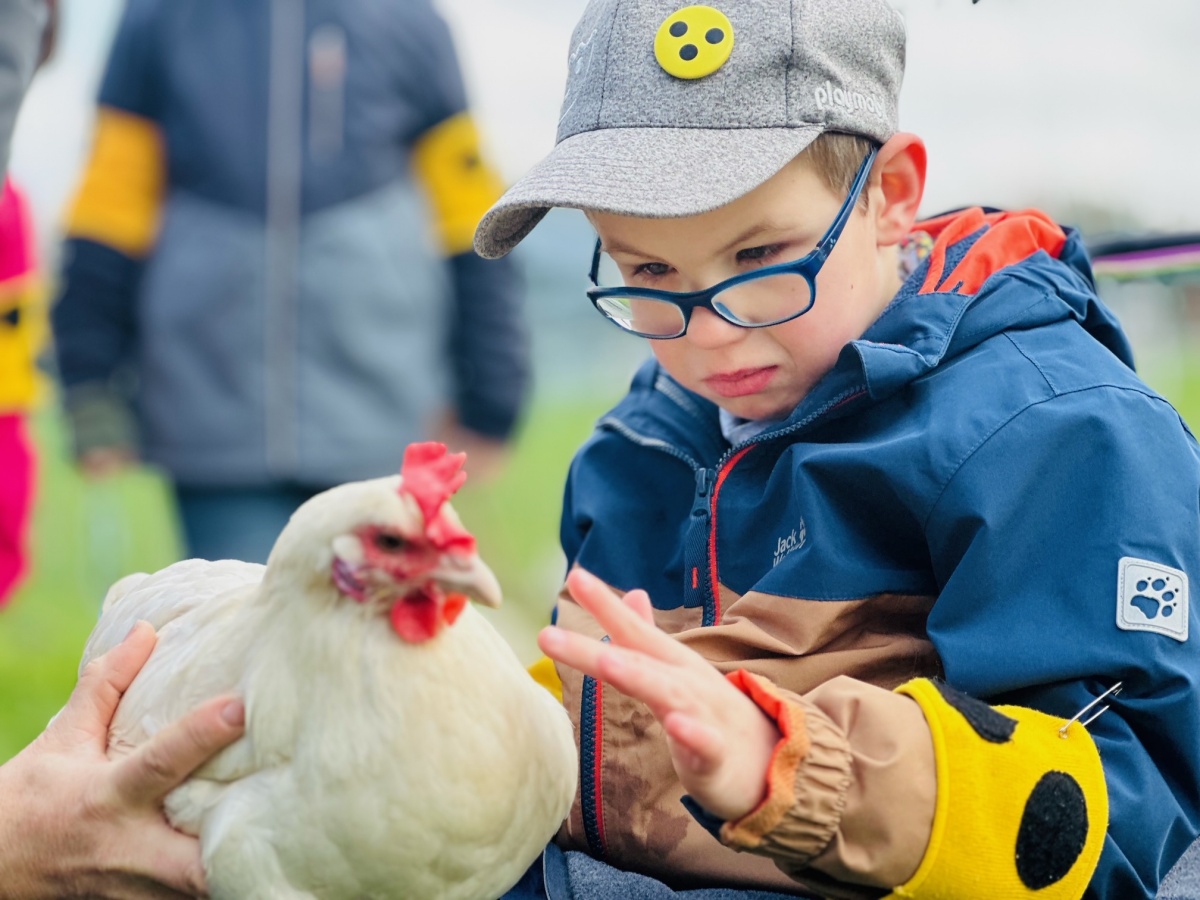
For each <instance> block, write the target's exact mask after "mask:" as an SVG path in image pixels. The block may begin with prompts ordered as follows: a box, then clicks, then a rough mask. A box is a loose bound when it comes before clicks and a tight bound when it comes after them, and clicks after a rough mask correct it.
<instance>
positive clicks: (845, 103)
mask: <svg viewBox="0 0 1200 900" xmlns="http://www.w3.org/2000/svg"><path fill="white" fill-rule="evenodd" d="M813 97H815V98H816V100H817V106H819V107H821V109H826V108H827V107H830V106H841V107H844V108H845V109H848V110H850V112H858V111H859V110H863V109H865V110H867V111H868V112H872V113H874V114H875V115H877V116H879V117H880V118H884V117H886V115H887V110H886V109H885V107H884V105H883V103H881V102H880V101H879V100H877V99H876V98H874V97H871V96H868V95H867V94H864V93H862V92H861V91H847V90H843V89H842V88H839V87H834V86H833V82H832V81H827V82H825V83H824V84H823V85H821V86H820V87H818V88H817V89H816V90H814V91H813Z"/></svg>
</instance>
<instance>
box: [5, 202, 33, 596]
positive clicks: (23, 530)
mask: <svg viewBox="0 0 1200 900" xmlns="http://www.w3.org/2000/svg"><path fill="white" fill-rule="evenodd" d="M36 265H37V258H36V249H35V237H34V232H33V223H32V221H31V219H30V216H29V204H28V202H27V201H26V200H25V196H24V195H23V194H22V193H21V191H20V190H19V189H18V188H17V187H16V186H15V185H14V184H13V182H12V179H6V180H5V182H4V186H3V189H2V193H0V301H3V300H8V299H11V298H12V296H13V295H15V294H16V293H18V292H20V291H21V290H22V289H23V288H24V287H25V285H26V283H27V282H28V280H29V279H30V278H31V277H32V276H33V275H34V274H35V269H36ZM3 306H4V304H3V303H0V307H3ZM14 309H15V307H14ZM3 324H4V323H0V325H3ZM14 327H15V326H14ZM0 349H2V348H0ZM0 362H3V361H2V360H0ZM2 370H3V367H2V366H0V371H2ZM9 374H11V373H9ZM33 479H34V455H33V445H32V444H31V443H30V441H29V437H28V434H27V432H26V428H25V415H24V413H23V412H19V411H13V412H4V413H0V608H2V607H3V606H4V605H5V604H6V603H7V602H8V600H9V599H10V598H11V597H12V595H13V592H14V591H15V590H16V587H17V585H18V583H19V582H20V581H21V579H22V578H23V577H24V575H25V572H26V569H27V568H28V559H27V553H26V547H27V538H28V534H27V532H28V528H29V515H30V510H31V508H32V506H33Z"/></svg>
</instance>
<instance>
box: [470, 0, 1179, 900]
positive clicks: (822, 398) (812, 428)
mask: <svg viewBox="0 0 1200 900" xmlns="http://www.w3.org/2000/svg"><path fill="white" fill-rule="evenodd" d="M903 58H904V31H903V24H902V22H901V20H900V18H899V16H898V15H897V13H896V12H895V11H894V10H893V9H891V7H889V6H888V5H887V3H886V2H885V0H822V2H820V3H816V2H804V0H791V2H786V0H769V2H768V0H764V2H753V3H747V2H738V3H731V2H722V3H721V4H720V7H719V9H713V8H710V7H687V8H684V9H679V8H678V7H677V5H676V4H674V3H666V2H649V0H646V2H640V3H637V4H630V3H619V2H616V0H593V2H592V3H590V5H589V6H588V8H587V10H586V11H585V13H584V16H583V20H582V21H581V23H580V24H579V26H578V27H577V29H576V31H575V34H574V37H573V40H572V46H571V54H570V72H569V79H568V84H567V92H566V98H565V100H564V103H563V109H562V115H561V120H560V127H559V135H558V145H557V147H556V148H555V150H554V151H553V152H552V153H551V154H550V156H549V157H547V158H546V159H545V160H544V161H543V162H542V163H540V164H539V165H538V166H536V167H535V168H534V169H533V171H532V172H531V173H530V174H529V175H528V176H527V177H526V178H525V179H524V180H523V181H522V182H520V183H518V184H517V185H516V186H515V187H514V188H512V189H511V190H510V191H509V193H508V194H506V195H505V197H504V198H502V199H501V200H500V202H499V203H498V204H497V205H496V206H495V207H493V209H492V211H491V212H490V213H489V214H488V215H487V216H486V217H485V218H484V220H483V222H482V223H481V224H480V227H479V230H478V232H477V235H476V247H477V249H478V250H479V252H480V253H481V254H482V255H484V256H497V255H500V254H503V253H505V252H507V251H508V250H510V249H511V248H512V247H513V246H514V245H515V244H516V243H517V242H518V241H519V240H520V239H521V238H522V237H523V236H524V235H525V234H526V233H528V231H529V230H530V229H531V228H532V227H533V226H534V225H535V224H536V222H537V221H538V219H539V218H540V217H541V215H542V214H543V213H544V211H545V210H546V208H548V207H551V206H568V207H578V208H581V209H584V210H585V211H586V212H587V214H588V215H589V217H590V219H591V220H592V222H593V224H594V225H595V227H596V229H597V231H598V233H599V237H600V242H599V245H598V247H597V251H596V259H595V261H594V262H593V266H592V276H593V281H596V280H597V279H598V273H599V271H600V270H601V268H602V266H601V257H602V254H608V255H610V256H611V257H612V259H613V260H614V261H615V263H616V265H617V266H618V267H619V269H620V272H621V276H622V279H623V281H624V285H614V286H597V287H596V288H594V289H593V290H591V291H590V292H589V296H590V298H591V299H592V301H593V303H594V304H595V305H596V307H597V308H598V309H599V310H600V312H601V313H603V314H604V315H605V316H607V317H608V318H610V319H612V320H613V321H614V322H615V323H616V324H618V325H620V326H621V327H623V328H625V329H626V330H629V331H632V332H634V333H636V334H640V335H642V336H645V337H647V338H650V339H651V340H650V346H651V349H652V350H653V352H654V356H655V360H653V361H651V362H649V363H647V364H646V365H645V366H644V367H643V368H642V370H641V371H639V373H638V374H637V376H636V377H635V379H634V382H633V386H632V389H631V391H630V393H629V395H628V396H627V397H626V398H625V400H623V401H622V402H621V403H620V404H619V405H618V406H617V407H616V408H615V409H614V410H613V411H612V412H611V413H610V414H608V415H607V416H606V417H604V418H603V419H601V421H600V423H599V425H598V428H597V430H596V432H595V434H594V435H593V437H592V438H591V439H590V440H589V441H588V442H587V443H586V444H585V445H584V447H583V448H582V449H581V450H580V451H579V454H578V455H577V457H576V459H575V461H574V463H573V465H572V468H571V472H570V476H569V480H568V483H567V487H566V494H565V501H564V512H563V524H562V540H563V546H564V549H565V551H566V554H567V557H568V560H569V562H570V564H571V566H572V568H573V571H572V573H571V574H570V576H569V577H568V582H567V585H568V589H569V593H566V594H564V596H563V597H562V600H561V602H560V603H559V605H558V609H557V614H556V615H557V618H556V622H557V627H552V628H550V629H547V630H546V631H544V632H543V634H542V636H541V638H540V642H541V646H542V648H543V650H544V651H545V652H546V653H547V654H548V655H549V656H550V657H552V658H554V659H555V660H556V668H557V674H558V676H560V677H561V689H562V692H563V700H564V703H565V704H566V706H567V709H568V710H569V711H570V713H571V714H572V715H573V716H574V717H575V718H576V720H577V721H578V723H579V740H580V754H581V785H580V796H579V801H578V803H577V804H576V807H575V808H574V809H573V810H572V813H571V816H570V817H569V818H568V820H567V821H566V822H565V823H564V826H563V829H562V831H561V833H560V835H559V840H558V842H557V843H558V844H559V845H560V847H563V848H567V849H570V850H583V851H586V853H587V854H588V855H587V856H584V855H582V854H573V853H568V854H566V855H565V856H564V855H563V854H562V853H561V852H560V851H559V850H558V849H556V848H551V849H548V851H547V854H546V858H545V865H544V867H543V868H544V873H545V875H544V878H545V881H546V882H547V884H546V886H545V888H544V890H545V891H546V892H547V893H548V894H549V895H550V896H557V895H558V891H559V888H560V887H561V885H562V883H563V882H564V881H568V882H570V885H569V888H570V891H571V896H574V897H577V898H578V897H586V896H605V895H608V896H617V895H621V896H635V895H636V896H647V897H651V896H653V897H659V896H664V895H666V894H668V893H669V889H668V888H667V887H664V886H662V885H654V884H653V883H652V882H650V881H649V880H648V879H646V878H642V879H640V880H637V879H636V877H635V876H633V875H629V874H627V873H628V872H637V873H642V874H644V875H647V876H653V877H654V878H656V879H659V880H660V881H662V882H665V883H666V884H667V885H670V886H671V887H673V888H691V887H696V886H704V887H707V888H713V887H714V886H736V887H738V888H742V889H754V890H764V891H784V892H788V893H796V892H803V891H805V890H812V891H815V892H817V893H818V895H820V896H828V897H880V896H884V895H890V896H896V897H929V898H981V897H1027V896H1028V897H1034V896H1036V897H1039V898H1079V897H1082V896H1088V897H1106V898H1121V900H1126V898H1134V897H1151V896H1153V894H1154V892H1155V890H1156V887H1157V885H1158V883H1159V881H1160V879H1161V877H1162V875H1163V874H1164V873H1165V872H1166V870H1167V869H1168V868H1169V866H1170V865H1171V863H1172V862H1173V861H1174V860H1175V859H1177V858H1178V857H1179V855H1180V854H1181V853H1182V852H1183V850H1184V848H1185V847H1186V846H1187V844H1188V843H1189V841H1190V840H1192V839H1193V838H1194V837H1195V836H1196V834H1197V832H1198V830H1200V788H1198V785H1197V775H1198V774H1200V761H1198V758H1197V757H1198V750H1197V748H1198V747H1200V705H1198V704H1197V703H1196V702H1195V694H1194V689H1195V682H1196V680H1197V678H1198V677H1200V665H1197V663H1198V662H1200V659H1198V657H1197V654H1196V653H1195V651H1194V643H1193V641H1194V637H1193V638H1192V639H1189V624H1190V620H1191V614H1190V609H1189V601H1188V578H1189V575H1191V576H1192V577H1194V576H1195V574H1196V572H1197V571H1200V514H1198V509H1197V498H1198V496H1200V451H1198V448H1197V445H1196V442H1195V440H1194V439H1193V437H1192V435H1191V433H1190V432H1189V431H1188V429H1187V427H1186V425H1185V424H1184V423H1183V422H1182V421H1181V420H1180V419H1179V417H1178V415H1177V414H1176V413H1175V411H1174V410H1173V409H1172V408H1171V407H1170V406H1169V405H1168V404H1167V403H1166V402H1165V401H1163V400H1162V399H1161V398H1159V397H1158V396H1156V395H1155V394H1154V393H1153V392H1152V391H1151V390H1150V389H1149V388H1147V387H1146V386H1145V385H1144V384H1143V383H1142V382H1141V381H1140V380H1139V379H1138V378H1137V377H1136V375H1135V374H1134V373H1133V371H1132V360H1131V355H1130V350H1129V346H1128V343H1127V341H1126V339H1125V337H1124V336H1123V335H1122V333H1121V331H1120V328H1119V325H1118V324H1117V322H1116V321H1115V320H1114V318H1113V317H1112V315H1111V314H1110V313H1109V312H1108V311H1107V310H1106V309H1105V308H1104V306H1103V305H1102V304H1101V303H1100V302H1099V300H1098V299H1097V298H1096V296H1095V293H1094V288H1093V284H1092V279H1091V274H1090V269H1089V264H1088V261H1087V258H1086V256H1085V254H1084V251H1083V249H1082V245H1081V242H1080V239H1079V237H1078V235H1077V234H1075V233H1074V232H1070V231H1064V230H1063V229H1061V228H1059V227H1058V226H1057V225H1055V224H1054V223H1053V222H1051V221H1050V220H1049V219H1047V218H1046V217H1045V216H1044V215H1042V214H1040V213H1037V212H1032V211H1029V212H1022V213H1012V214H1004V213H985V212H984V211H982V210H979V209H973V210H965V211H961V212H958V213H954V214H950V215H947V216H944V217H941V218H939V219H935V220H932V221H928V222H923V223H920V224H916V223H915V219H916V213H917V208H918V205H919V203H920V199H921V194H922V189H923V186H924V179H925V151H924V147H923V145H922V143H921V141H920V140H919V139H918V138H916V137H915V136H913V135H908V134H903V133H899V132H898V131H897V126H896V115H897V109H896V107H897V95H898V91H899V85H900V80H901V74H902V68H903ZM584 570H586V571H584ZM587 572H590V573H592V575H594V576H596V577H592V576H589V575H588V574H587ZM597 579H598V580H597ZM610 588H611V589H613V590H615V591H616V592H618V593H620V594H623V599H617V597H616V596H615V595H614V594H613V593H612V592H610ZM641 589H645V590H644V591H643V590H641ZM605 635H607V637H608V638H609V640H604V641H601V640H599V638H601V637H602V636H605ZM723 675H727V676H728V678H725V677H722V676H723ZM1118 685H1119V688H1118ZM1118 691H1119V692H1118ZM1101 697H1103V698H1104V699H1103V701H1102V702H1100V703H1097V702H1095V701H1097V700H1098V699H1099V698H1101ZM1085 710H1086V712H1085V713H1084V714H1083V715H1082V716H1078V714H1079V713H1081V712H1083V711H1085ZM1103 710H1107V712H1103ZM1099 712H1103V714H1102V715H1098V717H1097V713H1099ZM681 799H682V800H683V804H682V805H681V803H680V802H679V801H680V800H681ZM685 808H686V811H685ZM706 832H708V833H706ZM714 837H715V839H714ZM733 851H746V852H742V853H736V852H733ZM592 858H595V860H598V861H596V862H593V861H592ZM564 861H565V862H564ZM772 863H773V864H774V865H771V864H772ZM620 870H626V871H620ZM631 879H634V880H631ZM538 882H539V876H538V874H537V873H536V872H531V875H530V876H529V878H528V880H527V882H525V883H523V885H522V889H525V888H529V889H530V890H540V889H543V888H540V887H539V886H538V884H537V883H538ZM635 884H636V886H634V885H635ZM604 885H607V887H603V886H604ZM598 886H599V887H598ZM889 892H890V893H889ZM731 895H735V894H731V893H730V891H729V890H719V891H717V892H714V893H713V894H711V896H731Z"/></svg>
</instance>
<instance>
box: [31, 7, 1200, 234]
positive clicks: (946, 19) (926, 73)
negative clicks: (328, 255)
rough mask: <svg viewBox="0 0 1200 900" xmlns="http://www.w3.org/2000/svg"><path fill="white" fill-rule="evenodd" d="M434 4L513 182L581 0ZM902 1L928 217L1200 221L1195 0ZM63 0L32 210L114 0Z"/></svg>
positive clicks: (904, 113) (79, 103) (560, 77)
mask: <svg viewBox="0 0 1200 900" xmlns="http://www.w3.org/2000/svg"><path fill="white" fill-rule="evenodd" d="M437 2H438V4H439V6H440V7H441V9H442V10H443V12H444V13H445V15H446V17H447V19H448V20H449V21H450V24H451V27H452V29H453V31H454V33H455V36H456V38H457V41H458V45H459V53H460V56H461V59H462V63H463V67H464V70H465V71H466V75H467V81H468V87H469V90H470V93H471V97H472V101H473V103H474V106H475V109H476V111H477V114H478V116H479V118H480V120H481V121H482V123H483V126H484V129H485V134H486V139H487V143H488V146H489V147H490V149H491V151H492V155H493V156H494V158H495V159H496V160H497V162H498V163H499V165H500V167H501V169H502V171H503V172H504V174H505V176H506V177H508V178H509V179H513V178H516V177H518V176H519V175H520V174H521V173H522V172H524V171H525V170H526V169H527V168H529V166H531V165H532V164H533V163H534V162H535V161H536V160H537V159H538V158H540V156H541V155H542V154H543V153H545V152H546V151H547V150H548V149H549V148H550V146H551V144H552V142H553V139H554V129H555V121H556V117H557V113H558V105H559V100H560V98H561V93H562V88H563V83H564V80H565V73H566V51H567V43H568V39H569V37H570V32H571V29H572V27H573V25H574V23H575V20H576V19H577V18H578V16H579V13H580V11H581V10H582V9H583V6H584V0H437ZM726 2H737V0H726ZM814 2H819V0H814ZM895 2H896V5H897V6H899V7H900V8H901V9H902V11H903V12H904V14H905V17H906V19H907V23H908V35H909V45H908V71H907V74H906V77H905V84H904V91H903V94H902V98H901V126H902V127H903V128H904V129H906V130H909V131H914V132H917V133H918V134H920V135H922V136H923V137H924V138H925V139H926V141H927V143H928V145H929V150H930V180H929V187H928V190H927V193H926V204H925V211H926V212H928V213H933V212H937V211H939V210H942V209H945V208H949V207H953V206H961V205H964V204H968V203H976V202H983V203H988V204H991V205H995V206H1019V205H1026V204H1035V203H1036V204H1040V205H1044V206H1047V207H1048V208H1049V209H1050V210H1051V211H1052V212H1063V211H1065V210H1069V209H1071V208H1077V207H1079V206H1081V205H1087V206H1092V207H1101V208H1110V209H1115V210H1117V211H1119V212H1121V213H1123V214H1124V215H1127V216H1130V217H1132V218H1133V219H1135V220H1136V221H1138V222H1140V223H1141V224H1142V225H1143V226H1144V227H1152V228H1159V229H1189V230H1198V231H1200V166H1198V165H1197V158H1198V157H1200V47H1198V46H1197V45H1198V43H1200V2H1197V0H1142V2H1137V3H1135V2H1132V0H980V2H979V3H978V4H972V3H971V2H970V0H895ZM63 5H64V19H65V23H66V27H65V30H64V34H63V39H62V44H61V47H60V50H61V52H60V55H59V58H58V59H57V60H56V61H55V62H54V63H53V64H52V65H51V66H50V67H48V68H47V70H45V72H44V73H43V74H42V75H41V76H39V79H38V83H37V84H36V85H35V89H34V90H33V92H32V93H31V95H30V97H29V100H28V102H27V104H26V108H25V110H24V112H23V114H22V121H21V123H20V126H19V128H18V133H17V141H16V146H15V148H14V158H13V169H14V172H15V173H16V174H17V175H18V177H21V178H22V179H23V180H24V181H25V182H26V183H27V185H28V186H29V188H30V190H31V193H33V194H34V198H35V202H36V203H37V205H38V207H39V209H42V210H43V211H45V210H48V209H52V208H56V207H58V206H60V205H61V203H62V202H63V199H64V198H65V196H66V194H67V193H68V192H69V190H70V189H71V185H72V184H73V181H74V177H75V169H76V166H77V165H78V159H79V156H80V154H81V153H82V152H83V149H84V147H85V145H86V141H87V134H88V125H89V121H90V108H91V98H92V96H93V94H94V91H95V80H96V77H97V71H98V68H99V66H100V65H101V64H102V62H103V56H104V52H105V50H106V46H107V41H108V39H109V37H110V35H111V28H112V24H113V22H114V19H115V16H116V14H117V12H118V11H119V9H120V6H121V2H120V0H64V3H63ZM679 5H680V6H683V5H686V0H681V2H680V4H679ZM715 5H718V6H719V5H720V0H717V2H716V3H715Z"/></svg>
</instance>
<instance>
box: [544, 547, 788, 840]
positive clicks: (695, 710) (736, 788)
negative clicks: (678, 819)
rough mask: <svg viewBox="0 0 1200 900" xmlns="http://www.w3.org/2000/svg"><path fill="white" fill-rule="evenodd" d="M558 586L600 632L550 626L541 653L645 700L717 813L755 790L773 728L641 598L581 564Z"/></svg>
mask: <svg viewBox="0 0 1200 900" xmlns="http://www.w3.org/2000/svg"><path fill="white" fill-rule="evenodd" d="M567 589H568V590H569V591H570V592H571V596H572V597H574V598H575V600H576V601H577V602H578V603H579V605H580V606H582V607H583V608H584V609H585V610H587V611H588V612H589V613H591V614H592V616H593V617H594V618H595V619H596V621H597V622H599V623H600V625H601V627H603V628H604V630H605V631H606V632H607V633H608V636H609V641H608V642H602V641H598V640H595V639H593V638H589V637H585V636H583V635H581V634H576V633H574V632H571V631H566V630H564V629H561V628H556V627H554V626H550V627H548V628H545V629H543V630H542V632H541V634H539V635H538V646H540V647H541V648H542V652H544V653H545V654H546V655H547V656H549V657H551V658H553V659H556V660H558V661H559V662H561V663H563V664H564V665H567V666H570V667H572V668H574V669H578V670H579V671H581V672H585V673H587V674H588V675H591V676H592V677H593V678H599V679H601V680H603V681H606V682H608V683H609V684H611V685H612V686H613V687H615V688H616V689H617V690H619V691H620V692H621V693H623V694H627V695H629V696H630V697H633V698H635V699H637V700H641V701H642V702H643V703H645V704H646V705H647V706H648V707H650V710H651V711H652V712H653V713H654V715H655V717H656V718H657V719H658V720H659V721H660V722H661V723H662V725H663V728H664V729H665V730H666V733H667V742H668V745H669V748H670V751H671V760H672V762H673V763H674V765H675V771H676V773H677V774H678V775H679V780H680V782H681V783H682V784H683V787H684V790H686V791H687V792H688V794H690V795H691V796H692V797H693V798H694V799H695V800H696V801H697V802H698V803H699V804H700V805H701V806H703V807H704V808H705V809H707V810H708V811H709V812H711V813H713V814H714V815H717V816H720V817H721V818H722V819H725V820H727V821H728V820H733V819H739V818H741V817H742V816H744V815H745V814H746V813H748V812H750V811H751V810H752V809H754V808H755V807H756V806H757V805H758V804H759V803H760V802H761V801H762V799H763V796H764V795H765V793H766V786H767V769H768V766H769V765H770V761H771V754H772V752H773V751H774V749H775V745H776V744H777V743H778V742H779V741H780V739H781V735H780V733H779V729H778V728H777V727H776V726H775V723H774V722H772V721H771V720H770V719H769V718H768V717H767V715H766V714H765V713H763V712H762V710H760V709H759V708H758V706H756V705H755V704H754V703H753V701H751V700H750V699H749V698H748V697H747V696H746V695H745V694H743V693H742V692H741V691H739V690H738V689H737V688H736V687H734V686H733V685H732V684H730V683H729V681H728V680H726V678H725V676H724V675H722V674H721V673H720V672H718V671H717V669H716V668H714V667H713V666H712V664H710V663H709V662H708V661H707V660H706V659H705V658H704V657H702V656H701V655H700V654H698V653H696V652H695V651H694V650H692V649H691V648H689V647H686V646H684V645H683V644H681V643H680V642H679V641H677V640H675V638H673V637H671V636H670V635H669V634H667V633H665V632H664V631H662V630H661V629H659V628H658V627H657V626H656V625H655V624H654V616H653V612H652V608H651V605H650V598H649V596H647V594H646V592H645V591H641V590H635V591H630V592H629V593H627V594H625V596H624V597H618V596H617V595H616V594H614V593H613V592H612V590H610V589H609V587H608V586H607V585H606V584H604V582H602V581H600V579H598V578H596V577H595V576H594V575H591V574H590V573H588V572H585V571H583V570H582V569H575V570H573V571H572V572H571V574H570V575H568V576H567Z"/></svg>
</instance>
